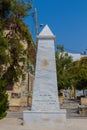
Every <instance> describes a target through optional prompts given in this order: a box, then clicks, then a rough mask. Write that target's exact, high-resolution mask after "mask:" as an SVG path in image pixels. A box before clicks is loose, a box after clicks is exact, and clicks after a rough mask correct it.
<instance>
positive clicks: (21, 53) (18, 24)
mask: <svg viewBox="0 0 87 130" xmlns="http://www.w3.org/2000/svg"><path fill="white" fill-rule="evenodd" d="M30 9H31V2H30V1H29V2H25V0H0V118H2V117H3V116H5V115H6V110H7V109H8V96H7V94H6V89H7V86H8V85H14V83H16V82H18V81H19V79H20V78H21V77H23V78H24V75H25V73H26V72H27V70H28V69H29V66H28V65H29V62H31V63H34V62H33V61H34V60H33V59H34V58H33V56H34V55H33V56H31V55H32V54H30V50H33V51H34V52H35V46H34V45H33V39H32V36H31V34H30V31H29V29H28V27H27V25H26V24H25V23H24V18H25V17H27V16H29V10H30ZM29 48H31V49H29ZM29 55H30V56H29Z"/></svg>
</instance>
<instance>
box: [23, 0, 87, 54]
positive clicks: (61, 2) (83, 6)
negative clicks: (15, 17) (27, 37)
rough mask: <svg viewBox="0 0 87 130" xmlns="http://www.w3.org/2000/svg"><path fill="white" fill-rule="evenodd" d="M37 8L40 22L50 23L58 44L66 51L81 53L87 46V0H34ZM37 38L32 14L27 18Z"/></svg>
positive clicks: (33, 4)
mask: <svg viewBox="0 0 87 130" xmlns="http://www.w3.org/2000/svg"><path fill="white" fill-rule="evenodd" d="M32 6H33V8H32V11H31V12H33V10H34V8H37V16H38V24H41V23H43V24H44V25H46V24H48V26H49V27H50V29H51V30H52V32H53V33H54V34H55V35H56V41H55V43H56V44H62V45H64V48H65V50H66V51H69V52H72V53H80V52H83V51H85V49H86V48H87V0H33V3H32ZM26 23H27V24H28V25H29V27H30V31H31V33H32V35H33V38H34V40H35V26H34V22H33V18H32V16H30V17H29V18H27V19H26ZM40 30H41V28H40V29H39V31H40Z"/></svg>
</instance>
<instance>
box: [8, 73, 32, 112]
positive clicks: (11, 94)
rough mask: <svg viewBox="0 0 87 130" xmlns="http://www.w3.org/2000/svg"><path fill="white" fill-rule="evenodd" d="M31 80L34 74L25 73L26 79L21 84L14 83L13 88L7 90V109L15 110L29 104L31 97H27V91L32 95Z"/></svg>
mask: <svg viewBox="0 0 87 130" xmlns="http://www.w3.org/2000/svg"><path fill="white" fill-rule="evenodd" d="M28 79H29V80H28ZM28 81H29V85H28ZM33 82H34V76H33V75H32V74H30V73H29V76H28V75H26V80H25V81H24V83H23V84H20V83H19V85H18V84H15V85H14V87H13V90H10V91H7V93H8V100H9V110H11V111H16V110H18V108H20V107H26V106H28V105H29V104H31V97H29V98H28V96H29V93H31V96H32V88H33Z"/></svg>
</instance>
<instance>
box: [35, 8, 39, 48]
mask: <svg viewBox="0 0 87 130" xmlns="http://www.w3.org/2000/svg"><path fill="white" fill-rule="evenodd" d="M34 21H35V28H36V45H37V44H38V41H37V35H38V18H37V9H36V8H35V10H34Z"/></svg>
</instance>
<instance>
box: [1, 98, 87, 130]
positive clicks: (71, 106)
mask: <svg viewBox="0 0 87 130" xmlns="http://www.w3.org/2000/svg"><path fill="white" fill-rule="evenodd" d="M78 104H79V101H77V100H75V101H74V100H65V102H64V103H63V105H61V108H65V109H66V110H67V120H66V126H64V127H60V126H59V127H57V128H56V126H55V127H54V128H52V127H49V128H47V127H38V126H34V125H33V126H25V125H23V120H22V118H23V115H22V110H20V112H8V115H7V117H6V118H4V119H3V120H0V130H16V129H17V130H48V129H50V130H87V115H80V114H78V113H77V110H78Z"/></svg>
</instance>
